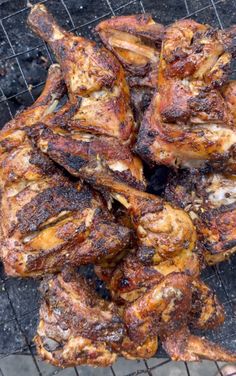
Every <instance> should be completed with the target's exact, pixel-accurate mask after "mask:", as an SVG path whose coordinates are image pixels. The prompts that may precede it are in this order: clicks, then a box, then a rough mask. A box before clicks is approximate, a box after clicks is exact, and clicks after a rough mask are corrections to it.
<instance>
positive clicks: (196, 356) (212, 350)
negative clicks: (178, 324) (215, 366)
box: [162, 326, 236, 362]
mask: <svg viewBox="0 0 236 376" xmlns="http://www.w3.org/2000/svg"><path fill="white" fill-rule="evenodd" d="M162 345H163V347H164V349H165V350H166V352H167V353H168V354H169V355H170V357H171V359H172V360H181V361H187V362H189V361H190V362H196V361H199V360H200V359H210V360H215V361H216V360H220V361H223V362H235V360H236V355H235V354H234V353H232V352H230V351H227V350H225V349H224V348H222V347H221V346H219V345H217V344H215V343H213V342H211V341H208V340H207V339H206V338H204V337H198V336H194V335H192V334H191V333H190V331H189V329H188V328H187V327H186V326H183V327H182V328H179V329H177V330H175V331H173V332H167V333H166V335H164V336H163V342H162Z"/></svg>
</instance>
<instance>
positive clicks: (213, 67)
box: [0, 4, 236, 367]
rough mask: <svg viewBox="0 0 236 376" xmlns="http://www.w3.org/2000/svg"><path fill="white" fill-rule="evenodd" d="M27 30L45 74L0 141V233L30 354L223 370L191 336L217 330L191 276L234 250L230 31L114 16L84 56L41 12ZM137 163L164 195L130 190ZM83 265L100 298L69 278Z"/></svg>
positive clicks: (196, 277)
mask: <svg viewBox="0 0 236 376" xmlns="http://www.w3.org/2000/svg"><path fill="white" fill-rule="evenodd" d="M28 24H29V26H30V27H31V28H32V29H33V30H34V32H35V33H36V34H37V35H39V36H40V37H41V38H42V39H43V40H45V41H46V42H47V43H48V45H49V46H50V48H51V49H52V51H53V52H54V54H55V56H56V59H57V61H58V63H59V64H55V65H52V66H51V67H50V69H49V72H48V78H47V82H46V85H45V88H44V90H43V92H42V94H41V96H40V97H39V98H38V99H37V101H36V102H35V103H34V104H33V106H32V107H30V108H28V109H26V110H25V111H23V112H21V113H19V114H17V116H16V117H15V119H13V120H12V121H10V122H9V123H8V124H6V125H5V126H4V128H3V129H2V130H1V133H0V173H1V179H0V187H1V207H0V208H1V218H2V220H1V228H0V230H1V259H2V261H3V264H4V267H5V272H6V273H7V274H8V275H9V276H21V277H27V276H30V277H39V276H40V277H43V278H42V283H41V287H40V290H41V293H42V306H41V309H40V323H39V326H38V329H37V334H36V336H35V343H36V346H37V351H38V354H39V355H40V356H41V357H42V358H43V359H45V360H47V361H49V362H50V363H52V364H54V365H57V366H61V367H66V366H72V365H79V364H87V365H92V366H108V365H111V364H112V363H113V362H114V361H115V360H116V358H117V356H123V357H125V358H128V359H142V358H149V357H152V356H153V355H155V353H156V352H157V350H158V341H160V342H161V343H162V346H163V347H164V349H165V350H166V352H167V353H168V354H169V356H170V357H171V358H172V359H173V360H185V361H196V360H199V359H201V358H207V359H212V360H221V361H235V360H236V354H235V353H232V352H230V351H228V350H227V349H224V348H222V347H221V346H219V345H217V344H215V343H212V342H209V341H208V340H207V339H205V338H202V337H199V336H195V335H193V334H191V329H192V328H198V329H202V330H205V329H214V328H216V327H217V326H219V325H222V323H223V321H224V309H223V307H222V305H221V304H220V303H219V301H218V299H217V297H216V296H215V294H214V292H213V291H211V289H210V288H209V287H208V286H207V285H206V284H205V283H204V282H203V281H202V280H201V279H200V272H201V270H202V269H203V268H204V267H207V265H212V264H215V263H218V262H220V261H222V260H225V259H226V258H228V257H229V256H230V255H232V254H233V253H234V252H235V251H236V175H235V174H236V82H227V76H228V73H229V66H230V62H231V60H232V58H233V57H234V55H235V54H236V44H235V41H234V38H235V37H236V27H232V28H230V29H228V30H226V31H222V30H215V29H213V28H212V27H210V26H208V25H201V24H198V23H196V22H195V21H192V20H181V21H177V22H175V23H174V24H172V25H170V26H168V27H163V26H162V25H159V24H156V23H155V22H154V21H153V20H152V18H151V16H150V15H146V14H142V15H135V16H122V17H115V18H112V19H109V20H105V21H103V22H101V23H100V24H99V25H98V26H97V28H96V32H97V33H98V34H99V35H100V37H101V40H102V42H103V44H104V46H105V47H100V46H98V45H96V43H94V42H92V41H89V40H87V39H84V38H82V37H78V36H76V35H74V34H72V33H69V32H66V31H64V30H63V29H62V28H61V27H60V26H58V24H57V23H56V22H55V20H54V19H53V17H52V15H51V14H49V13H48V11H47V9H46V8H45V6H44V5H42V4H37V5H35V6H33V7H32V9H31V12H30V15H29V18H28ZM62 98H66V103H65V101H64V103H65V104H63V105H59V104H60V103H61V99H62ZM140 158H141V159H140ZM142 160H143V161H145V162H146V163H148V164H150V165H152V166H153V165H165V166H168V167H170V168H172V173H171V174H170V177H169V181H168V184H167V188H166V190H165V197H158V196H155V195H152V194H148V193H146V192H145V188H146V181H145V178H144V174H143V164H142ZM87 264H93V265H94V270H95V273H96V274H97V276H98V277H99V278H100V279H101V280H102V281H104V282H105V283H106V286H107V288H108V290H109V291H110V300H104V299H102V298H101V297H100V296H99V295H97V293H96V292H95V290H94V288H93V287H92V286H91V284H90V283H89V282H88V281H87V280H86V279H85V278H84V277H83V276H81V275H80V274H79V273H78V270H77V268H78V266H81V265H87Z"/></svg>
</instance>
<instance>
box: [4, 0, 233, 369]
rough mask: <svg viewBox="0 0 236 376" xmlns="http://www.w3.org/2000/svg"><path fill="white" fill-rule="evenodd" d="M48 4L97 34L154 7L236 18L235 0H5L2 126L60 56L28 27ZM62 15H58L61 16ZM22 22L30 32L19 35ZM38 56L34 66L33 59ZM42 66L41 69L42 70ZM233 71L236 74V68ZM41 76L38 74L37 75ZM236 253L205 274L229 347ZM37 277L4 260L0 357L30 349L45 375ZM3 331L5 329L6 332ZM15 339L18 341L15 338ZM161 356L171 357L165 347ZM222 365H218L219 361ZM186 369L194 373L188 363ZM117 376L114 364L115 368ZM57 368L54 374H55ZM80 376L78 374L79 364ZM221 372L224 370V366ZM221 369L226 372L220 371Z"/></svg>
mask: <svg viewBox="0 0 236 376" xmlns="http://www.w3.org/2000/svg"><path fill="white" fill-rule="evenodd" d="M34 3H47V4H46V5H47V6H48V7H49V9H50V10H53V13H55V15H56V17H57V19H59V22H60V23H61V24H62V25H63V26H64V27H66V28H67V29H68V30H70V31H73V32H75V33H77V34H78V35H80V34H81V35H84V36H86V37H88V38H92V37H94V36H93V35H92V32H91V30H92V28H94V27H95V26H96V24H97V23H98V22H99V21H100V20H102V19H105V18H108V17H111V16H113V15H121V14H132V13H142V12H145V11H147V12H150V13H152V15H153V16H154V19H156V20H157V21H159V22H161V23H164V24H168V23H170V22H172V21H174V20H175V19H179V18H190V17H191V18H194V19H196V20H198V21H199V22H203V23H209V24H211V25H213V26H216V27H220V28H222V29H223V28H224V27H227V26H230V24H232V23H233V16H235V18H236V3H235V1H234V0H224V1H222V0H219V1H214V0H178V1H176V2H174V1H173V0H165V1H160V2H157V1H156V0H142V1H139V0H132V1H129V2H127V1H126V0H100V1H96V0H88V1H86V0H78V1H76V0H44V1H38V0H30V1H27V0H5V1H2V2H1V1H0V13H1V19H0V38H1V39H0V53H2V55H3V57H2V58H1V59H0V111H1V119H0V127H1V126H3V125H4V124H5V123H6V122H7V121H8V120H10V118H13V116H14V115H15V113H16V112H17V111H18V110H20V109H22V107H27V106H28V105H30V104H31V103H32V102H33V101H34V100H35V99H36V98H37V97H38V95H39V94H40V91H41V90H42V87H43V85H44V83H45V78H46V71H47V68H48V66H49V65H50V64H51V63H52V62H54V61H55V59H54V56H53V54H52V52H51V51H50V48H49V47H48V46H47V45H46V43H42V42H41V41H40V40H39V39H38V38H37V37H35V36H34V35H33V34H32V33H31V31H30V30H29V29H25V28H26V26H25V25H26V18H27V14H28V12H29V9H30V8H29V7H30V5H32V4H34ZM58 15H59V17H58ZM17 25H18V27H17V28H18V30H19V25H20V28H23V33H25V35H26V39H25V42H24V36H23V34H22V35H21V33H19V35H17V34H15V32H14V30H15V27H16V26H17ZM35 60H36V61H37V62H36V63H35V66H34V68H33V69H31V65H32V64H33V63H32V62H34V61H35ZM38 71H39V74H37V72H38ZM233 74H234V75H235V74H236V67H235V69H234V72H233ZM35 75H36V78H35ZM235 272H236V257H233V258H232V259H231V261H230V262H225V263H222V264H220V265H219V266H217V267H214V268H213V267H210V268H208V269H207V270H206V271H205V272H204V273H203V279H204V280H206V281H207V283H208V284H209V285H210V286H211V287H212V288H213V289H214V290H215V291H216V293H217V295H218V296H219V299H220V300H221V301H222V303H223V304H224V306H225V309H226V312H227V319H226V322H225V324H224V325H223V326H222V327H221V328H220V329H219V330H217V331H215V332H214V333H206V335H207V336H208V337H209V338H211V339H213V340H215V341H218V342H221V343H223V344H224V345H225V346H228V347H231V348H232V349H234V350H235V349H236V325H235V324H236V322H235V321H236V288H235V287H236V282H235V281H234V274H235ZM37 286H38V282H36V281H32V280H30V279H24V280H21V279H17V278H16V279H12V278H7V277H6V276H4V273H3V270H2V266H1V265H0V301H1V306H0V354H2V355H0V358H1V357H5V356H7V355H9V354H19V353H21V354H22V353H23V354H28V355H30V356H32V359H33V361H34V364H35V366H36V368H37V371H38V374H39V375H42V372H41V370H40V368H39V365H38V363H37V361H36V359H35V347H34V344H33V343H32V338H33V335H34V332H35V328H36V325H37V321H38V307H39V295H38V292H37ZM2 333H3V334H2ZM12 338H14V342H13V341H12ZM158 356H161V357H166V355H165V353H164V352H162V351H161V352H160V353H159V354H158ZM169 362H170V360H169V359H166V360H164V361H162V362H159V363H158V364H156V365H154V366H150V364H148V362H146V361H144V362H143V365H144V368H142V369H140V370H138V371H135V372H134V373H130V374H129V375H130V376H131V375H135V374H148V375H152V374H153V371H154V370H156V369H158V368H160V367H162V366H164V365H166V364H168V363H169ZM216 366H217V368H218V370H219V366H218V364H217V363H216ZM185 368H186V374H187V375H191V372H190V369H189V367H188V364H187V363H185ZM110 371H111V372H112V374H113V375H114V376H115V375H116V370H115V367H110ZM58 372H59V371H55V372H54V373H52V374H51V375H56V374H57V373H58ZM75 372H76V375H79V372H78V370H77V369H76V368H75ZM219 372H220V371H219ZM220 374H221V373H220Z"/></svg>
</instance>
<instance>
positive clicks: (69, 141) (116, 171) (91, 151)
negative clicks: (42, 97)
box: [29, 121, 146, 190]
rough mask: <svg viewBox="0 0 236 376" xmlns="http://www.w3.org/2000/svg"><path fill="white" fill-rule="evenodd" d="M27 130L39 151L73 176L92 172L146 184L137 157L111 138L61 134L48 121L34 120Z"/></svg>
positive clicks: (89, 176)
mask: <svg viewBox="0 0 236 376" xmlns="http://www.w3.org/2000/svg"><path fill="white" fill-rule="evenodd" d="M45 122H46V121H45ZM29 134H30V137H33V138H34V141H35V142H36V144H37V146H38V148H39V149H40V150H41V151H42V152H43V153H45V154H47V155H48V156H49V157H50V158H51V159H52V160H54V161H55V162H56V163H58V164H59V165H60V166H62V167H63V168H65V169H66V170H67V171H68V172H69V173H70V174H71V175H73V176H76V177H82V178H85V179H92V178H93V176H94V175H95V176H96V175H99V176H101V177H103V176H107V175H108V176H110V177H111V178H112V179H113V180H114V181H116V180H117V181H121V182H125V183H127V184H128V185H131V186H133V187H135V188H138V189H141V190H143V189H144V188H145V186H146V182H145V179H144V176H143V166H142V162H141V160H140V159H139V158H138V157H136V156H135V155H133V154H132V153H131V150H130V148H129V147H128V146H127V145H122V144H120V142H119V141H118V140H117V139H115V138H114V139H112V140H111V138H110V137H106V136H96V135H92V134H84V133H74V134H65V132H64V131H63V130H61V129H60V128H55V129H52V127H50V126H48V124H47V126H46V125H45V124H38V126H37V127H34V128H33V129H30V133H29Z"/></svg>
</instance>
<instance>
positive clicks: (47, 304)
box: [34, 271, 125, 367]
mask: <svg viewBox="0 0 236 376" xmlns="http://www.w3.org/2000/svg"><path fill="white" fill-rule="evenodd" d="M40 290H41V293H42V295H43V303H42V306H41V308H40V323H39V326H38V330H37V335H36V337H35V339H34V340H35V343H36V346H37V352H38V354H39V355H40V356H41V358H42V359H43V360H47V361H48V362H50V363H52V364H54V365H56V366H59V367H70V366H73V365H79V364H88V365H90V366H100V367H106V366H108V365H111V364H112V363H113V362H114V361H115V360H116V358H117V351H116V349H117V348H119V347H120V345H121V342H122V340H123V338H124V335H125V328H124V324H123V322H122V320H121V318H120V316H119V312H118V309H117V308H116V306H115V304H114V303H109V302H107V301H105V300H102V299H101V298H99V297H98V296H97V295H96V294H95V293H94V292H93V290H92V289H91V287H90V286H89V285H88V284H87V283H86V281H85V280H84V279H83V278H82V277H81V276H79V275H77V274H76V272H72V271H66V272H64V273H62V274H58V275H54V276H49V277H48V278H45V280H44V281H43V282H42V284H41V289H40Z"/></svg>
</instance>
